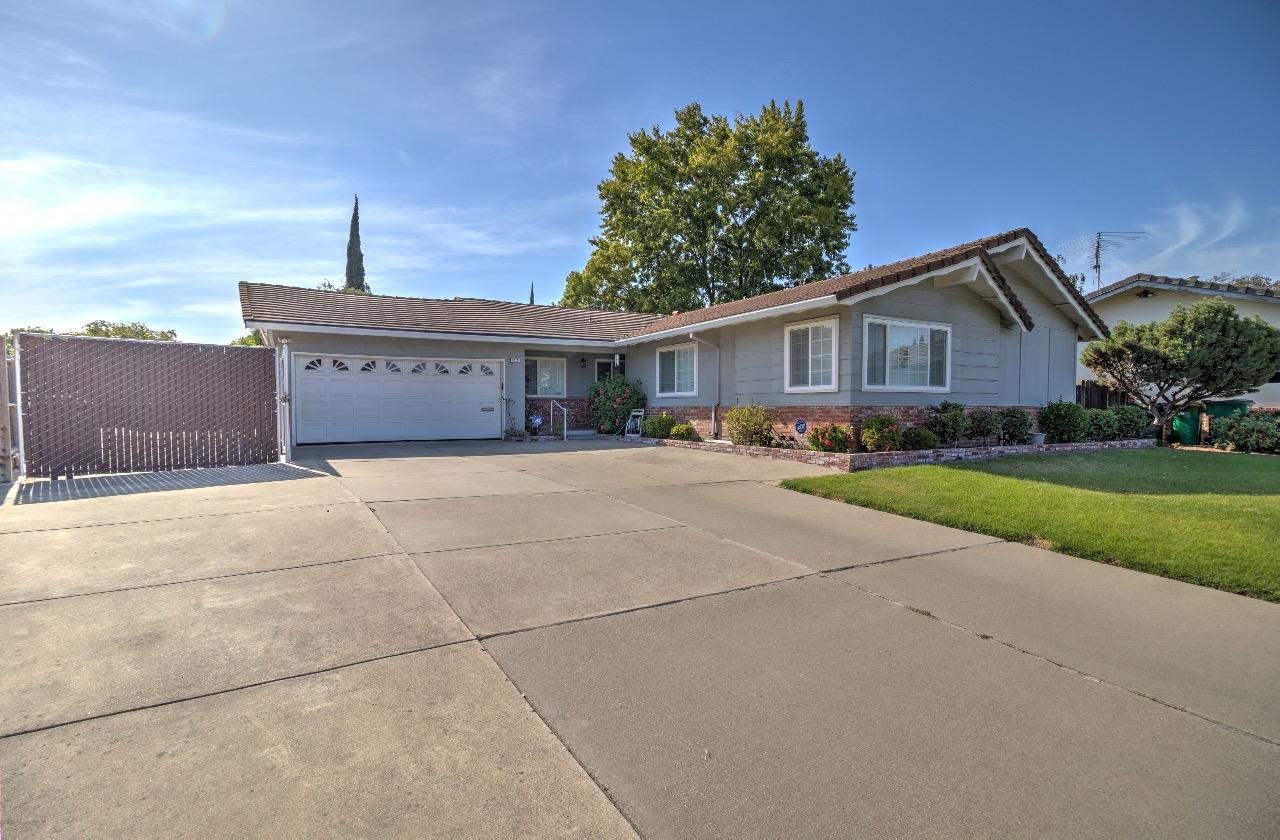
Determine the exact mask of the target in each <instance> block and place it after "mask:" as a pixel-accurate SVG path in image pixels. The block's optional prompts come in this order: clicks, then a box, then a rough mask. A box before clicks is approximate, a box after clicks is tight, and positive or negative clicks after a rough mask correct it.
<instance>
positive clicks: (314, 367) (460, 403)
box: [293, 353, 504, 443]
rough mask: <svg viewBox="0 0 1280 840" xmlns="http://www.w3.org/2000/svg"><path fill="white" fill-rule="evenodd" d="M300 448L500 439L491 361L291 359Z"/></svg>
mask: <svg viewBox="0 0 1280 840" xmlns="http://www.w3.org/2000/svg"><path fill="white" fill-rule="evenodd" d="M293 369H294V371H296V385H295V388H294V392H293V393H294V397H293V410H294V428H295V433H296V436H297V442H298V443H348V442H355V441H364V440H452V439H457V438H499V437H502V416H503V413H504V412H503V411H502V363H501V362H499V361H495V360H492V359H488V360H485V359H374V358H369V357H360V356H314V355H308V354H304V353H299V354H297V355H295V356H294V359H293Z"/></svg>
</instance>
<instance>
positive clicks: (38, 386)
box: [17, 333, 280, 478]
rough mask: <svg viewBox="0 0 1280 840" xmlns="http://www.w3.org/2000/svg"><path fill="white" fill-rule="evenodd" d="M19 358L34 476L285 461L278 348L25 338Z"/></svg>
mask: <svg viewBox="0 0 1280 840" xmlns="http://www.w3.org/2000/svg"><path fill="white" fill-rule="evenodd" d="M18 350H19V353H18V357H17V366H18V378H19V380H20V387H21V433H22V446H23V456H24V461H25V464H26V474H27V475H29V476H33V477H51V478H56V477H58V476H60V475H65V476H68V477H70V476H72V475H75V474H84V473H128V472H148V471H154V470H174V469H184V468H188V467H221V466H227V465H230V464H261V463H267V462H271V461H275V460H277V459H278V458H279V455H280V445H279V439H278V434H277V432H278V429H277V422H276V408H277V405H276V357H275V351H274V350H272V349H270V348H265V347H226V346H222V345H217V344H181V343H178V342H168V341H131V340H126V339H112V338H83V337H72V336H60V335H35V334H30V333H24V334H21V335H19V337H18Z"/></svg>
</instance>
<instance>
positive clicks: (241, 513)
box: [0, 499, 364, 537]
mask: <svg viewBox="0 0 1280 840" xmlns="http://www.w3.org/2000/svg"><path fill="white" fill-rule="evenodd" d="M69 501H85V500H74V499H73V500H69ZM49 504H57V502H51V503H49ZM356 504H361V505H362V504H364V502H362V501H360V500H359V499H354V500H352V501H350V502H319V503H316V504H309V505H285V506H284V507H267V508H257V509H255V510H229V511H223V512H221V513H193V514H191V515H190V516H157V517H155V518H154V519H127V520H122V521H120V522H94V523H91V524H89V525H61V526H59V527H57V528H25V529H22V530H18V531H0V537H5V536H8V535H9V534H42V533H46V532H49V531H79V530H83V529H85V528H112V527H115V526H118V525H145V524H147V523H148V522H182V521H184V520H188V519H217V518H218V517H220V516H252V515H253V514H255V513H274V512H276V511H282V510H308V509H310V508H332V507H343V506H346V505H356Z"/></svg>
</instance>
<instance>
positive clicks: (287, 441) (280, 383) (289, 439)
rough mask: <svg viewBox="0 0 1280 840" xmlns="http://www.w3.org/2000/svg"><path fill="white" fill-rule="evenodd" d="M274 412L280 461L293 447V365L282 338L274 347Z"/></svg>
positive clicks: (287, 343) (287, 457)
mask: <svg viewBox="0 0 1280 840" xmlns="http://www.w3.org/2000/svg"><path fill="white" fill-rule="evenodd" d="M276 357H277V360H278V361H277V364H276V412H277V421H278V424H279V428H278V434H277V441H278V444H279V446H280V463H282V464H285V463H288V461H289V456H290V455H292V452H291V451H290V450H291V449H292V447H293V429H292V426H293V400H292V393H291V391H290V386H289V383H290V373H291V372H292V367H293V356H292V354H291V353H290V352H289V341H288V339H283V340H281V342H280V347H279V348H277V349H276Z"/></svg>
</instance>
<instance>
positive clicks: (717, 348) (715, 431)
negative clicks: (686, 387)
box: [689, 333, 720, 438]
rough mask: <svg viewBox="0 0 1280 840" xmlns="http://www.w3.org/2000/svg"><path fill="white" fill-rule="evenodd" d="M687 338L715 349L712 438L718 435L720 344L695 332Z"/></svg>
mask: <svg viewBox="0 0 1280 840" xmlns="http://www.w3.org/2000/svg"><path fill="white" fill-rule="evenodd" d="M689 340H691V341H696V342H697V343H698V344H705V345H706V346H707V347H710V348H712V349H714V350H715V351H716V393H715V399H714V400H713V401H712V403H711V436H712V437H713V438H718V437H720V418H719V416H718V415H719V414H720V345H719V344H712V343H711V342H710V341H707V340H706V339H702V338H698V336H697V335H696V334H695V333H689Z"/></svg>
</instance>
